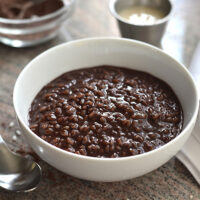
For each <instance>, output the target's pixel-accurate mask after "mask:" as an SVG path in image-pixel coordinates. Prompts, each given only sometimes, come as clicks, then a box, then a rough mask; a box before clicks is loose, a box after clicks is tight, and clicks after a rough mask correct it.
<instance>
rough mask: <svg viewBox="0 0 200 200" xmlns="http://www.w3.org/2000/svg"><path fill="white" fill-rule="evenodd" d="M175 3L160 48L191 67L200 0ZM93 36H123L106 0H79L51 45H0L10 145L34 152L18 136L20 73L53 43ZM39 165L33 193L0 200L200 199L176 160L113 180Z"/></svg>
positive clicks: (0, 193) (3, 195) (3, 120)
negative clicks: (82, 176)
mask: <svg viewBox="0 0 200 200" xmlns="http://www.w3.org/2000/svg"><path fill="white" fill-rule="evenodd" d="M173 3H174V7H175V9H174V11H175V13H174V15H173V17H172V19H171V20H170V22H169V24H168V27H167V29H166V33H165V35H164V37H163V41H162V46H163V49H164V50H165V51H166V52H168V53H169V54H170V55H172V56H173V57H175V58H176V59H177V60H179V61H180V62H182V63H184V64H185V65H186V66H188V65H189V63H190V61H191V58H192V54H193V52H194V50H195V47H196V45H197V43H198V41H200V31H199V22H200V1H199V0H190V1H189V0H173ZM93 36H116V37H119V32H118V28H117V25H116V22H115V20H114V19H113V18H112V16H111V15H110V13H109V10H108V0H101V1H100V0H84V1H82V0H77V6H76V10H75V12H74V14H73V16H72V18H71V19H70V20H68V21H67V22H66V23H65V24H64V25H63V27H62V29H61V32H60V34H59V36H58V37H56V38H55V39H53V40H52V41H50V42H48V43H45V44H43V45H40V46H37V47H32V48H24V49H15V48H10V47H7V46H4V45H0V133H1V134H2V136H3V137H4V139H5V140H6V141H7V142H8V143H9V144H10V147H11V148H12V149H14V150H16V151H20V150H22V149H23V150H25V151H27V152H31V150H30V149H29V147H28V144H27V143H26V141H25V140H24V139H23V137H22V135H19V134H16V130H19V128H18V127H17V125H16V121H15V114H14V110H13V106H12V90H13V86H14V83H15V81H16V78H17V76H18V74H19V73H20V71H21V70H22V69H23V68H24V66H25V65H26V64H27V63H28V62H29V61H30V60H31V59H33V58H34V57H35V56H37V55H38V54H40V53H41V52H43V51H45V50H46V49H48V48H50V47H52V46H55V45H57V44H60V43H63V42H66V41H69V40H74V39H79V38H85V37H93ZM17 132H18V131H17ZM39 163H40V164H41V166H42V168H43V179H42V181H41V184H40V186H39V188H38V189H36V190H35V191H33V192H30V193H10V192H7V191H4V190H2V189H0V200H18V199H24V200H26V199H34V200H43V199H48V200H55V199H60V200H76V199H77V200H82V199H83V200H85V199H87V200H93V199H102V200H105V199H110V200H122V199H123V200H130V199H181V200H182V199H187V200H188V199H195V200H196V199H200V187H199V185H198V184H197V182H196V181H195V180H194V179H193V177H192V176H191V174H190V172H189V171H188V170H187V169H186V168H185V167H184V166H183V165H182V164H181V163H180V162H179V161H178V160H177V159H176V158H172V159H171V160H170V161H169V162H167V163H166V164H165V165H163V166H162V167H160V168H159V169H157V170H155V171H153V172H151V173H149V174H147V175H145V176H142V177H139V178H136V179H132V180H128V181H123V182H115V183H97V182H89V181H84V180H79V179H76V178H73V177H71V176H68V175H66V174H63V173H61V172H59V171H57V170H56V169H54V168H53V167H51V166H49V165H48V164H46V163H44V162H43V161H39Z"/></svg>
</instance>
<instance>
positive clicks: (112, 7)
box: [109, 0, 174, 27]
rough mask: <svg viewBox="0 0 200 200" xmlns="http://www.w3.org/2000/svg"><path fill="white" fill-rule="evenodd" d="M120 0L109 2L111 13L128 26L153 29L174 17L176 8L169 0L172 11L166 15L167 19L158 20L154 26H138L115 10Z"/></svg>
mask: <svg viewBox="0 0 200 200" xmlns="http://www.w3.org/2000/svg"><path fill="white" fill-rule="evenodd" d="M117 1H118V0H110V1H109V10H110V13H111V14H112V15H113V17H115V18H116V19H117V20H119V21H121V22H123V23H125V24H128V25H132V26H138V27H152V26H157V25H160V24H163V23H165V22H167V21H168V20H169V19H170V18H171V17H172V15H173V13H174V6H173V3H172V1H171V0H167V1H168V3H169V5H170V10H169V13H168V14H167V15H165V17H163V18H161V19H158V20H156V21H155V22H154V23H152V24H136V23H133V22H129V21H128V20H126V19H125V18H123V17H121V16H120V15H119V14H118V13H117V11H116V9H115V4H116V3H117Z"/></svg>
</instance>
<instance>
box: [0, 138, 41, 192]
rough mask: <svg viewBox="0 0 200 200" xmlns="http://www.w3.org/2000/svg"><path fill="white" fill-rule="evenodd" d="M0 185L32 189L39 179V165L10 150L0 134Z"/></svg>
mask: <svg viewBox="0 0 200 200" xmlns="http://www.w3.org/2000/svg"><path fill="white" fill-rule="evenodd" d="M0 158H1V159H0V187H2V188H4V189H6V190H10V191H16V192H20V191H25V192H27V191H32V190H34V189H36V188H37V186H38V184H39V182H40V180H41V175H42V173H41V168H40V166H39V165H38V164H37V163H36V162H34V161H33V160H31V158H25V157H22V156H20V155H18V154H15V153H13V152H11V151H10V150H9V149H8V148H7V146H6V144H5V142H4V141H3V139H2V138H1V136H0Z"/></svg>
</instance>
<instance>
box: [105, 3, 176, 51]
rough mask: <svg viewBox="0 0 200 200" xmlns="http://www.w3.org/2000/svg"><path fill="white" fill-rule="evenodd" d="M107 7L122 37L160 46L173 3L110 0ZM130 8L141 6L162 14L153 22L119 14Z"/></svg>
mask: <svg viewBox="0 0 200 200" xmlns="http://www.w3.org/2000/svg"><path fill="white" fill-rule="evenodd" d="M109 8H110V12H111V14H112V15H113V17H115V19H116V20H117V22H118V26H119V30H120V32H121V35H122V37H126V38H131V39H135V40H140V41H143V42H147V43H149V44H152V45H155V46H158V47H160V42H161V39H162V36H163V34H164V32H165V28H166V25H167V22H168V21H169V19H170V18H171V15H172V8H173V5H172V3H171V1H170V0H110V4H109ZM130 8H133V9H134V8H135V9H138V8H141V9H143V10H144V11H145V10H149V11H151V13H155V12H156V13H155V14H157V15H158V14H160V16H161V15H163V16H162V17H161V18H159V19H156V20H155V22H153V23H145V21H144V20H142V18H140V19H139V18H138V19H135V20H134V21H130V20H128V19H126V18H124V17H123V16H121V15H120V13H121V12H122V11H124V10H126V9H130ZM140 11H141V10H140ZM129 12H130V11H129ZM132 14H135V13H132ZM143 14H145V12H144V13H143ZM143 17H144V15H143ZM143 19H145V18H143ZM146 19H148V18H146ZM137 20H138V21H137Z"/></svg>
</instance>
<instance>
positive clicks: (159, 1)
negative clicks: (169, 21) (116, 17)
mask: <svg viewBox="0 0 200 200" xmlns="http://www.w3.org/2000/svg"><path fill="white" fill-rule="evenodd" d="M131 6H142V7H143V6H144V7H150V8H156V9H158V10H160V11H162V12H163V13H164V15H165V16H166V15H168V14H169V13H170V11H171V4H170V2H169V0H143V1H140V0H125V1H124V0H115V1H114V9H115V11H116V12H117V13H119V12H120V11H121V10H123V9H126V8H129V7H131Z"/></svg>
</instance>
